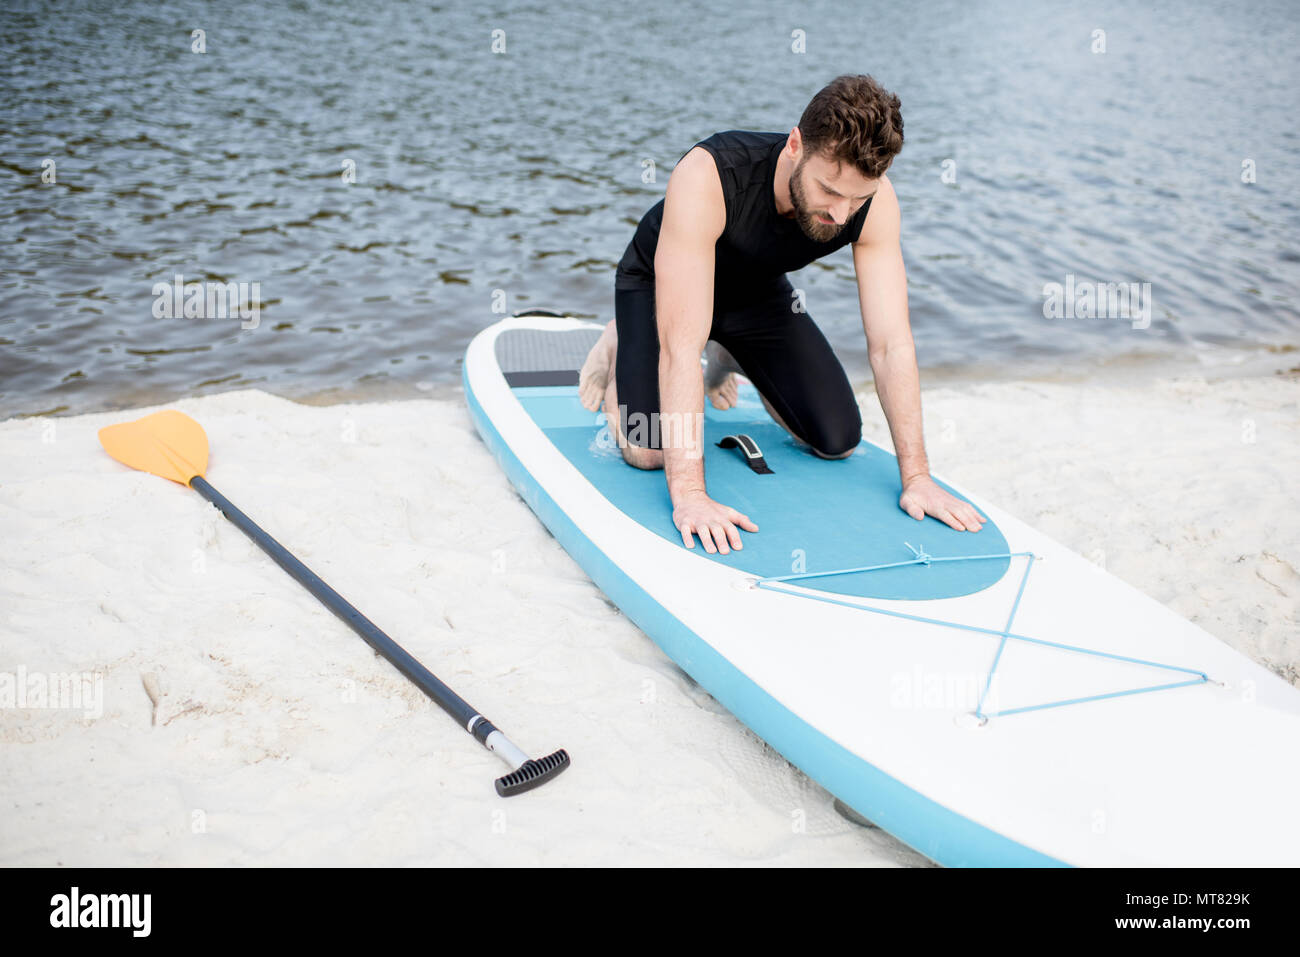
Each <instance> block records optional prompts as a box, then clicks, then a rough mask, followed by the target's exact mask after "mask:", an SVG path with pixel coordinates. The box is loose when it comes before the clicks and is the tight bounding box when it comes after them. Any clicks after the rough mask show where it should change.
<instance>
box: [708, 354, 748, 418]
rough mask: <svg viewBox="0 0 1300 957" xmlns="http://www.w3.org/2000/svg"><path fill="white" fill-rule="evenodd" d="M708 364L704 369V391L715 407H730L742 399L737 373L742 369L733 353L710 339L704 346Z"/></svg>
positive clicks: (723, 408)
mask: <svg viewBox="0 0 1300 957" xmlns="http://www.w3.org/2000/svg"><path fill="white" fill-rule="evenodd" d="M704 358H705V359H706V360H708V365H707V367H706V368H705V370H704V392H705V394H706V395H708V397H709V401H710V402H712V403H713V407H714V408H715V409H722V410H725V409H730V408H731V407H732V406H733V405H735V404H736V403H737V402H739V401H740V389H739V386H738V385H737V383H736V375H735V374H736V373H737V372H740V371H742V370H741V368H740V366H739V365H737V364H736V360H735V359H733V358H732V357H731V353H730V352H728V351H727V350H726V349H724V348H722V346H720V345H718V344H717V343H716V342H714V341H713V340H712V339H710V340H709V341H708V342H707V343H706V344H705V346H704Z"/></svg>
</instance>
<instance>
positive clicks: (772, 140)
mask: <svg viewBox="0 0 1300 957" xmlns="http://www.w3.org/2000/svg"><path fill="white" fill-rule="evenodd" d="M787 136H788V134H786V133H766V132H760V131H758V130H722V131H720V132H718V133H714V134H713V135H712V136H706V137H705V138H704V139H702V140H700V141H698V142H697V143H696V144H695V146H702V147H704V148H705V149H707V150H708V151H709V152H710V153H713V154H714V155H715V156H716V155H717V154H719V153H723V154H740V155H752V156H766V155H767V154H768V153H770V152H771V150H772V148H773V147H774V146H775V145H776V144H777V143H784V142H785V140H786V138H787ZM693 148H694V147H692V149H693Z"/></svg>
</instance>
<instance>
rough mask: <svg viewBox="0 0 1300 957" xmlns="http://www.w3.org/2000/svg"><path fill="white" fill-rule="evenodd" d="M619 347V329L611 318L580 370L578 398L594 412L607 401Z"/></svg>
mask: <svg viewBox="0 0 1300 957" xmlns="http://www.w3.org/2000/svg"><path fill="white" fill-rule="evenodd" d="M617 348H618V330H617V329H616V328H615V327H614V320H613V319H611V320H610V321H609V324H608V325H606V326H605V331H604V332H602V333H601V334H600V338H599V339H598V340H596V344H595V345H594V346H592V347H591V351H590V352H589V353H587V361H586V362H584V363H583V364H582V369H581V370H580V371H579V372H578V398H580V399H581V400H582V404H583V406H584V407H585V408H587V409H588V410H590V411H592V412H598V411H600V406H601V403H602V402H604V401H605V387H606V386H608V385H609V377H610V376H611V375H613V374H614V354H615V350H616V349H617Z"/></svg>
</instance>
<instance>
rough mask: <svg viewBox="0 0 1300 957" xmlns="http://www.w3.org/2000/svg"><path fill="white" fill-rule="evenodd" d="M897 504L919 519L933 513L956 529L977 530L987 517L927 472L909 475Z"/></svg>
mask: <svg viewBox="0 0 1300 957" xmlns="http://www.w3.org/2000/svg"><path fill="white" fill-rule="evenodd" d="M898 506H899V508H901V509H902V510H903V511H904V512H906V513H907V514H908V515H911V516H912V517H913V518H914V519H916V520H917V521H918V522H919V521H922V520H923V519H924V518H925V516H927V515H933V516H934V517H935V518H937V519H938V520H939V521H941V522H944V523H945V524H947V525H950V526H952V527H953V528H955V529H957V531H959V532H978V531H979V530H980V529H981V528H983V527H984V523H985V522H987V521H988V519H987V518H985V517H984V516H983V515H981V514H980V513H979V512H977V511H975V506H973V505H971V504H970V502H964V501H962V500H961V499H959V498H957V497H955V496H953V495H950V494H948V493H947V492H945V491H944V490H943V489H941V488H940V487H939V486H938V484H937V483H936V482H935V481H934V479H932V478H930V476H928V475H918V476H916V477H915V478H911V479H908V481H907V483H906V484H905V485H904V486H903V494H902V495H900V496H899V498H898Z"/></svg>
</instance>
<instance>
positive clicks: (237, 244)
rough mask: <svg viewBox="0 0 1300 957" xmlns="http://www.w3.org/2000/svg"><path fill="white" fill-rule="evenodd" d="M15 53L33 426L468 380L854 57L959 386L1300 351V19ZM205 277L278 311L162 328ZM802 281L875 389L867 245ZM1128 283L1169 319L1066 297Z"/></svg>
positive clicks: (188, 41) (134, 30) (264, 42)
mask: <svg viewBox="0 0 1300 957" xmlns="http://www.w3.org/2000/svg"><path fill="white" fill-rule="evenodd" d="M195 30H202V31H203V33H202V35H201V39H202V41H203V43H204V47H205V48H204V52H195V50H194V46H195V44H196V43H197V41H198V38H196V36H195V35H194V33H193V31H195ZM0 36H2V39H0V76H3V93H4V96H3V105H0V170H2V171H3V180H0V248H2V249H3V257H4V258H3V260H2V265H0V417H6V416H10V415H16V414H30V413H36V412H48V411H57V412H81V411H88V410H94V409H105V408H118V407H125V406H130V405H138V404H143V403H146V402H161V401H167V400H169V399H172V398H175V397H179V396H184V395H193V394H203V393H208V392H213V391H224V390H229V389H236V388H245V387H258V388H263V389H267V390H270V391H272V392H276V393H279V394H282V395H288V396H291V397H295V398H302V399H313V400H317V401H325V400H329V399H332V398H343V397H347V398H357V397H361V398H365V397H375V398H392V397H395V396H403V395H408V396H415V395H420V394H427V393H429V392H430V391H434V392H438V391H441V390H447V391H451V390H454V388H455V386H456V384H457V383H458V381H459V377H460V361H461V357H462V355H463V353H464V349H465V346H466V344H467V343H468V342H469V340H470V338H471V337H472V336H473V335H474V334H475V333H476V332H477V331H478V330H479V329H481V328H483V327H484V326H485V325H488V324H490V323H491V322H493V321H495V320H496V319H498V318H500V315H501V314H502V310H505V311H508V312H514V311H518V310H520V309H524V308H527V307H543V308H549V309H553V310H557V311H567V312H570V313H573V314H575V315H580V316H586V317H592V318H598V319H601V320H605V319H609V318H612V315H613V290H614V264H615V263H616V262H617V260H618V259H619V257H620V256H621V255H622V252H623V249H624V247H625V246H626V244H627V242H628V240H629V239H630V237H631V234H632V230H633V228H634V227H635V225H636V222H637V220H638V219H639V218H640V216H641V214H642V213H643V212H644V211H645V210H646V209H648V208H649V207H650V206H651V205H653V204H654V203H655V202H656V201H657V200H658V199H659V198H660V197H661V196H662V195H663V191H664V187H665V184H666V183H667V180H668V174H669V173H670V171H671V169H672V166H673V164H674V163H675V162H676V161H677V159H678V158H679V157H680V156H681V155H682V154H683V153H684V152H685V151H686V150H687V149H689V148H690V146H691V145H692V144H694V143H695V142H696V141H698V140H700V139H702V138H704V137H705V136H708V135H709V134H710V133H713V132H715V131H717V130H720V129H759V130H783V131H785V130H788V129H789V128H790V127H791V126H793V125H794V124H795V123H796V122H797V120H798V117H799V114H800V113H801V112H802V110H803V107H804V106H805V105H806V103H807V101H808V99H809V98H810V97H811V95H812V94H813V93H814V92H816V90H817V89H819V88H820V87H821V86H822V85H824V84H825V83H826V82H827V81H828V80H829V79H831V78H832V77H833V76H835V75H836V74H839V73H845V72H853V73H871V74H873V75H874V76H876V77H877V79H879V80H880V81H881V82H882V83H883V84H884V85H885V86H886V87H888V88H890V89H892V90H894V91H895V92H897V93H898V94H899V96H900V98H901V100H902V104H903V116H904V121H905V127H906V145H905V147H904V150H903V152H902V154H901V155H900V156H899V157H898V159H897V160H896V162H895V164H894V167H893V169H892V171H891V173H890V177H891V179H892V180H893V182H894V184H895V187H896V189H897V191H898V194H899V197H900V202H901V205H902V214H903V249H904V256H905V258H906V262H907V268H908V274H909V280H910V287H909V288H910V303H911V317H912V323H913V328H914V332H915V337H916V343H917V351H918V356H919V360H920V363H921V365H922V367H923V368H924V369H926V370H930V371H931V373H932V375H933V376H938V375H940V374H950V373H954V372H958V373H960V372H965V373H966V374H979V375H991V376H996V377H999V378H1012V377H1017V376H1020V375H1025V374H1030V373H1031V372H1035V373H1037V372H1042V371H1044V370H1047V371H1049V372H1051V373H1052V374H1060V375H1066V374H1072V373H1074V374H1087V373H1088V370H1092V369H1101V368H1103V367H1113V366H1114V365H1116V364H1120V365H1125V364H1131V363H1141V362H1145V361H1148V360H1153V359H1164V360H1170V361H1172V360H1178V361H1192V362H1198V363H1201V364H1202V365H1204V364H1207V363H1208V364H1209V365H1211V366H1216V367H1217V366H1224V367H1227V366H1231V365H1233V364H1234V363H1236V362H1238V361H1240V360H1243V359H1250V360H1254V359H1262V360H1263V361H1264V362H1265V363H1274V364H1275V365H1277V366H1278V368H1284V367H1287V366H1292V367H1293V366H1295V365H1296V364H1297V363H1298V362H1300V359H1298V358H1297V357H1296V356H1295V355H1292V354H1291V353H1292V351H1293V350H1295V349H1296V346H1297V344H1300V320H1298V319H1297V301H1298V298H1300V242H1298V240H1300V198H1298V193H1300V134H1298V133H1297V128H1296V123H1295V115H1296V110H1297V106H1298V105H1300V97H1298V96H1297V92H1298V90H1300V84H1298V83H1297V57H1296V53H1295V51H1296V49H1297V46H1298V45H1300V8H1298V7H1297V6H1296V5H1294V4H1290V3H1267V2H1266V3H1260V4H1252V5H1250V6H1249V7H1241V6H1238V5H1222V4H1212V3H1208V2H1194V3H1172V2H1169V3H1155V4H1151V5H1145V6H1144V7H1143V8H1142V9H1134V8H1133V7H1132V6H1130V5H1128V4H1124V3H1097V4H1088V5H1083V6H1078V5H1069V7H1068V8H1067V7H1066V6H1065V5H1057V4H1050V5H1049V4H1044V5H1043V7H1042V9H1040V10H1034V9H1033V8H1032V7H1029V6H1027V5H1025V4H1022V3H1018V2H990V3H963V2H922V3H913V4H867V3H850V2H842V3H831V2H813V3H804V4H798V5H794V4H788V3H774V2H754V3H745V4H735V5H711V6H710V5H705V6H701V7H696V6H695V5H690V4H680V5H678V4H657V3H629V4H617V3H609V2H603V0H602V2H596V0H570V2H566V3H564V4H560V5H553V4H542V3H534V4H524V3H520V4H510V3H498V4H492V3H487V4H451V3H448V4H445V5H443V6H441V7H439V6H430V5H425V4H408V3H397V2H390V0H374V2H368V3H364V4H352V3H306V2H299V3H289V4H263V3H213V4H203V3H187V4H183V5H173V4H159V3H155V2H138V3H132V2H112V3H109V2H103V3H83V4H63V5H59V6H57V7H51V6H48V5H45V4H40V5H37V4H32V5H29V6H26V7H24V5H22V4H14V3H7V4H6V5H5V10H4V11H3V13H0ZM51 164H52V170H51ZM349 170H351V171H354V176H355V182H345V176H344V173H345V171H349ZM650 170H653V173H654V175H653V177H651V176H650V175H649V171H650ZM51 172H52V174H53V181H52V182H48V181H45V180H48V179H50V174H51ZM648 180H649V181H648ZM177 275H180V276H183V277H184V280H185V281H196V280H199V281H206V282H216V281H220V282H235V283H248V284H249V286H248V287H247V288H248V289H249V291H250V295H254V294H255V298H257V299H258V300H259V301H260V304H261V307H260V311H259V315H258V322H257V324H256V327H255V328H253V327H252V322H251V320H246V321H243V322H241V321H240V319H239V318H209V319H197V318H190V319H186V318H183V317H171V318H168V317H166V316H165V315H162V316H160V315H158V314H157V313H158V311H159V305H158V302H159V297H158V296H157V295H156V294H155V286H156V284H160V283H163V284H167V283H171V282H172V281H173V277H174V276H177ZM791 278H792V281H793V282H794V284H795V285H796V287H798V288H801V289H803V290H805V293H806V296H807V302H808V307H809V311H810V313H811V315H812V316H813V317H814V319H816V320H817V322H818V323H819V324H820V325H821V327H822V328H823V330H824V331H825V332H826V334H827V336H828V338H830V340H831V342H832V344H833V345H834V346H835V348H836V350H837V351H838V352H839V354H840V355H841V357H842V358H843V360H844V362H845V364H846V366H847V367H848V368H849V370H850V373H851V374H852V375H853V376H854V377H855V380H860V379H863V378H865V377H866V376H867V375H868V374H869V370H868V369H867V365H866V343H865V339H864V336H863V332H862V326H861V319H860V316H859V313H858V306H857V290H856V287H855V284H854V279H853V269H852V259H851V256H850V254H849V252H848V250H842V251H840V252H839V253H837V254H836V255H835V256H832V257H829V258H828V259H826V260H824V261H822V262H820V263H817V264H814V265H813V266H810V267H809V268H807V269H805V270H803V271H802V272H801V273H799V274H796V275H794V276H792V277H791ZM1130 282H1132V283H1139V284H1140V285H1139V286H1138V289H1139V290H1142V291H1148V290H1149V291H1148V292H1147V295H1145V296H1144V297H1143V298H1142V300H1141V303H1142V305H1143V306H1145V307H1146V308H1148V309H1149V312H1148V314H1147V318H1148V320H1149V324H1145V325H1144V324H1143V322H1142V320H1141V318H1140V317H1139V318H1138V319H1137V320H1136V321H1134V320H1132V319H1130V318H1124V317H1113V316H1112V317H1110V318H1096V317H1094V318H1079V317H1075V318H1065V317H1062V318H1047V317H1045V316H1044V299H1045V293H1044V289H1045V287H1048V286H1049V285H1050V284H1052V283H1060V284H1062V286H1063V287H1064V286H1065V285H1066V284H1067V283H1068V284H1070V287H1071V288H1072V289H1078V288H1083V285H1085V284H1090V283H1103V284H1104V283H1130ZM1146 283H1149V284H1150V285H1149V287H1147V286H1144V285H1141V284H1146ZM252 284H257V285H256V286H253V285H252ZM1136 308H1137V306H1136V302H1135V309H1136ZM244 326H249V327H248V328H244Z"/></svg>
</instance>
